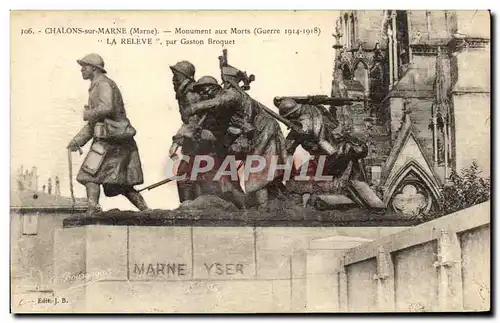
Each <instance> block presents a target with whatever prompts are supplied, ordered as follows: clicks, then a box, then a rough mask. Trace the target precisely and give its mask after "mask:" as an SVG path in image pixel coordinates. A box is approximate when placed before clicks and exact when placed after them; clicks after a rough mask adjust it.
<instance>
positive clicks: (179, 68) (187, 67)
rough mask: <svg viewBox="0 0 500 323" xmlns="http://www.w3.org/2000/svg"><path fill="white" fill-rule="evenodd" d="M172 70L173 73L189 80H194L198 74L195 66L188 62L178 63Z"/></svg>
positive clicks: (171, 67)
mask: <svg viewBox="0 0 500 323" xmlns="http://www.w3.org/2000/svg"><path fill="white" fill-rule="evenodd" d="M170 69H171V70H172V72H174V73H179V74H182V75H184V76H186V77H188V78H194V73H195V72H196V69H195V68H194V65H193V64H191V62H188V61H180V62H177V63H176V64H175V65H174V66H170Z"/></svg>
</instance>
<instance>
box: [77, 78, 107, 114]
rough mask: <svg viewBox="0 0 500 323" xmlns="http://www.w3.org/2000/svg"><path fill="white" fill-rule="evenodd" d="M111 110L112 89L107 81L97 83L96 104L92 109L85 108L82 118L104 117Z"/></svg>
mask: <svg viewBox="0 0 500 323" xmlns="http://www.w3.org/2000/svg"><path fill="white" fill-rule="evenodd" d="M112 112H113V90H112V89H111V85H109V84H108V83H100V84H98V85H97V106H96V107H92V109H85V111H84V112H83V120H85V121H95V120H98V119H102V118H105V117H107V116H109V115H111V113H112Z"/></svg>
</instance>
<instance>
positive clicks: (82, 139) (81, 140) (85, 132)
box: [73, 123, 94, 147]
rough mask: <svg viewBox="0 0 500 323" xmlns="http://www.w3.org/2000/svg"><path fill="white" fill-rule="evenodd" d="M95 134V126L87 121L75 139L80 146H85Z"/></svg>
mask: <svg viewBox="0 0 500 323" xmlns="http://www.w3.org/2000/svg"><path fill="white" fill-rule="evenodd" d="M93 135H94V131H93V128H92V127H91V126H90V124H89V123H87V124H86V125H85V126H84V127H83V128H82V129H81V130H80V131H79V132H78V133H77V134H76V136H75V137H74V138H73V141H74V142H76V143H77V144H78V146H80V147H82V146H85V144H86V143H87V142H88V141H89V140H90V139H92V137H93Z"/></svg>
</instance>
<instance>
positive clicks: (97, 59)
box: [76, 53, 106, 73]
mask: <svg viewBox="0 0 500 323" xmlns="http://www.w3.org/2000/svg"><path fill="white" fill-rule="evenodd" d="M76 61H77V62H78V64H80V65H81V66H87V65H90V66H93V67H95V68H97V69H99V70H100V71H101V72H103V73H106V70H105V69H104V60H103V59H102V57H101V56H100V55H99V54H95V53H91V54H87V55H85V56H84V57H83V58H82V59H78V60H76Z"/></svg>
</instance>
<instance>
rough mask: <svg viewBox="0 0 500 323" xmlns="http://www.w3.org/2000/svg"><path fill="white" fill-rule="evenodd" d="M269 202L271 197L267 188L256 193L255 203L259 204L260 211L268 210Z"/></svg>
mask: <svg viewBox="0 0 500 323" xmlns="http://www.w3.org/2000/svg"><path fill="white" fill-rule="evenodd" d="M268 201H269V195H268V191H267V187H264V188H261V189H260V190H258V191H256V192H255V202H256V204H257V208H258V209H266V208H267V206H268V204H267V202H268Z"/></svg>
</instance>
